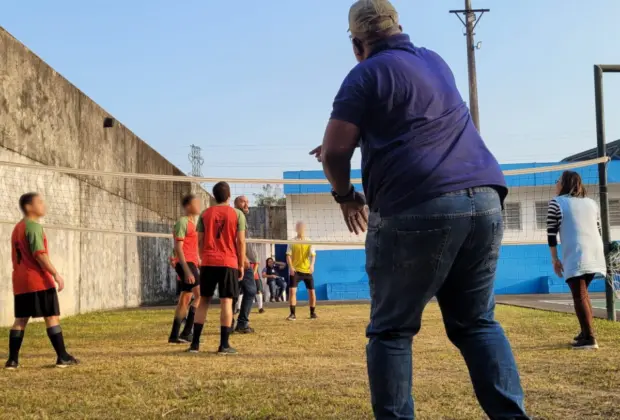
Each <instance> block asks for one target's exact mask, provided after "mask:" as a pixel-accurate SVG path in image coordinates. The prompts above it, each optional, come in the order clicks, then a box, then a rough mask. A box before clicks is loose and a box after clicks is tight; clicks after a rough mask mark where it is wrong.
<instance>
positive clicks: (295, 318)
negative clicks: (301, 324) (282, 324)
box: [286, 314, 297, 321]
mask: <svg viewBox="0 0 620 420" xmlns="http://www.w3.org/2000/svg"><path fill="white" fill-rule="evenodd" d="M286 320H287V321H297V317H296V316H295V315H293V314H290V315H289V316H288V318H286Z"/></svg>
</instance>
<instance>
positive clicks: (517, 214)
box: [503, 203, 521, 230]
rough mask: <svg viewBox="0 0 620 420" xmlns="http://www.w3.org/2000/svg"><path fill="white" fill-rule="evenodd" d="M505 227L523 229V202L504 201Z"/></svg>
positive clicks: (507, 228)
mask: <svg viewBox="0 0 620 420" xmlns="http://www.w3.org/2000/svg"><path fill="white" fill-rule="evenodd" d="M503 217H504V228H505V229H506V230H521V203H504V213H503Z"/></svg>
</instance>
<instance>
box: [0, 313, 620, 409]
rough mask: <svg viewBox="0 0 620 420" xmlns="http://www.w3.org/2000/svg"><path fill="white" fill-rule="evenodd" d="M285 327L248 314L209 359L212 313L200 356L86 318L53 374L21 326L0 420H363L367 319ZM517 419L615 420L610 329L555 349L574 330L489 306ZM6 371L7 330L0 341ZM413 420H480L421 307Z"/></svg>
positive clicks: (461, 370) (619, 367)
mask: <svg viewBox="0 0 620 420" xmlns="http://www.w3.org/2000/svg"><path fill="white" fill-rule="evenodd" d="M306 311H307V308H299V310H298V321H297V322H295V323H290V322H286V321H285V320H284V318H285V317H286V315H287V309H286V308H277V309H275V308H272V309H269V308H268V309H267V312H266V313H265V314H262V315H258V314H256V313H253V314H252V323H253V326H254V327H255V328H256V330H257V333H256V334H254V335H245V336H239V335H233V336H232V338H231V343H232V344H233V345H234V346H235V347H236V348H237V349H238V350H239V353H240V354H238V355H236V356H226V357H222V356H217V355H216V354H214V351H215V349H216V347H217V344H218V340H219V335H218V334H219V329H218V328H219V327H218V325H217V322H216V320H217V319H218V316H217V311H211V312H210V313H209V316H210V323H208V325H207V327H206V328H205V333H206V334H205V335H204V336H203V344H202V347H203V353H201V354H198V355H190V354H186V353H184V352H183V350H185V347H176V346H170V345H168V344H167V343H166V339H167V335H168V333H169V323H170V321H171V316H172V312H171V310H169V309H156V310H134V311H123V312H111V313H95V314H90V315H82V316H76V317H72V318H68V319H65V320H64V321H63V326H64V331H65V337H66V339H67V343H68V347H69V350H70V351H71V352H72V353H73V354H74V355H75V356H76V357H78V358H80V359H81V360H82V362H83V363H82V365H81V366H79V367H76V368H72V369H64V370H61V369H55V368H52V366H53V362H54V360H55V358H54V355H53V350H52V349H51V346H50V345H49V343H48V341H47V337H46V335H45V330H44V326H43V325H42V324H40V323H39V324H33V325H31V326H30V327H29V329H28V331H27V332H26V338H25V341H24V345H23V348H22V356H21V360H20V361H21V364H22V368H21V369H20V370H17V371H0V405H1V406H2V410H1V411H0V418H1V419H63V420H68V419H159V418H166V419H367V418H371V412H370V405H369V395H368V388H367V379H366V367H365V352H364V345H365V342H366V340H365V338H364V327H365V325H366V321H367V318H368V306H367V305H351V306H324V307H319V312H318V314H319V316H320V319H319V320H316V321H311V320H309V319H306V315H307V314H306ZM497 315H498V318H499V319H500V320H501V321H502V322H503V324H504V326H505V329H506V331H507V333H508V335H509V337H510V339H511V341H512V343H513V347H514V349H515V352H516V356H517V359H518V362H519V367H520V369H521V373H522V377H523V383H524V387H525V391H526V398H527V400H526V403H527V407H528V410H529V411H530V413H531V414H532V415H533V416H535V418H539V419H613V418H620V324H612V323H607V322H603V321H597V324H596V327H597V330H598V336H599V341H600V344H601V349H600V350H599V351H598V352H575V351H572V350H571V349H569V348H568V346H567V343H568V342H569V341H570V339H571V338H572V336H573V335H575V332H576V330H577V322H576V320H575V319H574V317H572V316H570V315H564V314H556V313H549V312H542V311H534V310H527V309H520V308H513V307H504V306H500V307H498V310H497ZM0 334H1V339H0V354H1V355H2V356H3V357H6V348H7V336H8V330H7V329H2V330H1V331H0ZM414 349H415V356H414V357H415V367H414V371H415V380H414V381H415V389H414V391H415V396H416V412H417V416H418V417H417V418H419V419H480V418H484V416H483V413H482V412H481V411H480V409H479V408H478V406H477V403H476V400H475V398H474V395H473V391H472V388H471V385H470V383H469V380H468V374H467V371H466V369H465V366H464V364H463V363H462V360H461V357H460V354H459V353H458V352H457V351H456V350H455V349H454V348H453V347H452V346H451V344H450V343H449V341H448V340H447V339H446V338H445V334H444V331H443V327H442V323H441V315H440V313H439V310H438V308H437V306H436V305H430V306H429V308H428V309H427V311H426V314H425V317H424V323H423V328H422V332H421V333H420V335H419V336H418V338H416V340H415V346H414Z"/></svg>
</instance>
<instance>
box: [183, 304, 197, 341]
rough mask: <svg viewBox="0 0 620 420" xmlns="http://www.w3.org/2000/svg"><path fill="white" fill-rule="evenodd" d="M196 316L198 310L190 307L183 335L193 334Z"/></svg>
mask: <svg viewBox="0 0 620 420" xmlns="http://www.w3.org/2000/svg"><path fill="white" fill-rule="evenodd" d="M195 316H196V308H194V307H193V306H191V305H190V307H189V312H188V313H187V318H186V319H185V327H184V328H183V332H182V333H181V335H190V334H191V333H192V328H194V317H195Z"/></svg>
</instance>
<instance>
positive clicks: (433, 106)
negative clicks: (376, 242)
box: [331, 34, 508, 216]
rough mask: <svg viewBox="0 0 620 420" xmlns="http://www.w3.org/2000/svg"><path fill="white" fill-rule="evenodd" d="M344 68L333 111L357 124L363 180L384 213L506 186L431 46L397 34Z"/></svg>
mask: <svg viewBox="0 0 620 420" xmlns="http://www.w3.org/2000/svg"><path fill="white" fill-rule="evenodd" d="M373 47H374V48H373V52H372V54H371V56H370V57H369V58H368V59H367V60H364V61H362V62H361V63H360V64H358V65H357V66H356V67H355V68H354V69H353V70H351V72H350V73H349V74H348V75H347V77H346V78H345V80H344V82H343V83H342V86H341V87H340V91H339V92H338V94H337V95H336V98H335V100H334V106H333V111H332V115H331V118H332V119H336V120H342V121H347V122H350V123H352V124H355V125H356V126H358V127H359V128H360V131H361V139H360V147H361V151H362V182H363V185H364V192H365V194H366V199H367V201H368V205H369V207H370V209H371V210H372V211H378V212H380V214H381V215H382V216H390V215H395V214H399V213H402V212H404V211H406V210H407V209H409V208H411V207H412V206H415V205H416V204H419V203H422V202H424V201H427V200H430V199H432V198H435V197H437V196H439V195H441V194H445V193H449V192H454V191H459V190H462V189H465V188H473V187H480V186H492V187H495V188H496V189H497V190H498V192H499V193H500V196H501V199H502V201H503V199H504V198H505V196H506V194H507V193H508V189H507V188H506V181H505V179H504V175H503V174H502V171H501V169H500V167H499V164H498V163H497V160H496V159H495V157H494V156H493V154H491V152H490V151H489V150H488V149H487V147H486V146H485V144H484V141H483V140H482V138H481V137H480V134H479V133H478V130H477V129H476V127H475V126H474V124H473V122H472V119H471V115H470V114H469V109H468V108H467V105H466V104H465V102H464V101H463V98H461V95H460V93H459V91H458V89H457V88H456V82H455V80H454V75H453V74H452V71H451V70H450V68H449V67H448V65H447V64H446V62H445V61H443V59H442V58H441V57H440V56H439V55H438V54H437V53H435V52H433V51H430V50H427V49H425V48H418V47H415V46H414V45H413V44H412V43H411V41H410V40H409V36H408V35H405V34H399V35H395V36H392V37H389V38H387V39H386V40H383V41H381V42H379V43H377V44H375V45H374V46H373Z"/></svg>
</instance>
